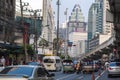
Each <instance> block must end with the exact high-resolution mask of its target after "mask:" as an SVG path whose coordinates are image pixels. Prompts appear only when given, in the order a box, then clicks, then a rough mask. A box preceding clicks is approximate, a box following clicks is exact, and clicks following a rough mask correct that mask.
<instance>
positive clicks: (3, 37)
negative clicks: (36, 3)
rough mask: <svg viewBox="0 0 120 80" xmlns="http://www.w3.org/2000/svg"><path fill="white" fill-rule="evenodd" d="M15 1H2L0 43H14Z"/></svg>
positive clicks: (0, 6) (0, 0)
mask: <svg viewBox="0 0 120 80" xmlns="http://www.w3.org/2000/svg"><path fill="white" fill-rule="evenodd" d="M14 20H15V0H0V41H4V42H9V43H13V41H14V36H13V35H14V27H15V25H14V23H15V21H14Z"/></svg>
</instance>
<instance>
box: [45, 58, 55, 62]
mask: <svg viewBox="0 0 120 80" xmlns="http://www.w3.org/2000/svg"><path fill="white" fill-rule="evenodd" d="M44 63H54V59H44Z"/></svg>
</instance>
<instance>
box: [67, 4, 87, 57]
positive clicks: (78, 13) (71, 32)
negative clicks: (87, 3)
mask: <svg viewBox="0 0 120 80" xmlns="http://www.w3.org/2000/svg"><path fill="white" fill-rule="evenodd" d="M68 39H69V42H72V46H70V47H68V53H69V55H70V56H74V57H78V56H80V55H81V54H84V53H85V52H86V40H87V32H86V22H85V19H84V16H83V13H82V10H81V8H80V5H79V4H76V5H75V6H74V8H73V10H72V12H71V15H70V17H69V21H68ZM69 42H68V43H69ZM81 43H82V44H81ZM68 45H69V44H68Z"/></svg>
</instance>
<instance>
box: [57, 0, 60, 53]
mask: <svg viewBox="0 0 120 80" xmlns="http://www.w3.org/2000/svg"><path fill="white" fill-rule="evenodd" d="M57 6H58V9H57V55H58V54H59V43H58V42H59V7H60V0H58V1H57Z"/></svg>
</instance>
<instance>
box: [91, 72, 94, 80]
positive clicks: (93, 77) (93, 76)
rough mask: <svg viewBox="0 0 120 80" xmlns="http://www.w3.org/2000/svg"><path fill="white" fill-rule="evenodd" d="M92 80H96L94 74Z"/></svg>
mask: <svg viewBox="0 0 120 80" xmlns="http://www.w3.org/2000/svg"><path fill="white" fill-rule="evenodd" d="M91 80H95V75H94V72H93V73H92V79H91Z"/></svg>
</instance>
